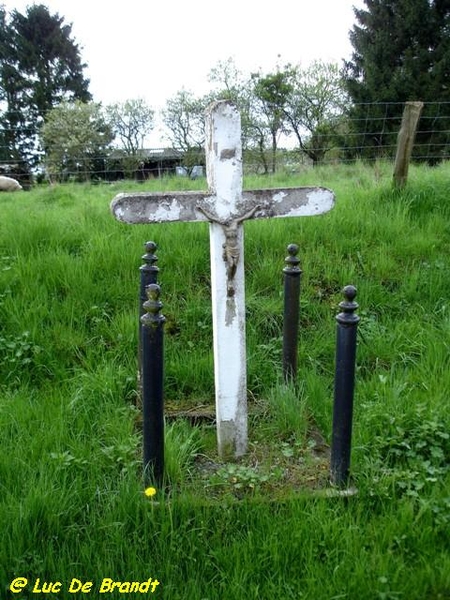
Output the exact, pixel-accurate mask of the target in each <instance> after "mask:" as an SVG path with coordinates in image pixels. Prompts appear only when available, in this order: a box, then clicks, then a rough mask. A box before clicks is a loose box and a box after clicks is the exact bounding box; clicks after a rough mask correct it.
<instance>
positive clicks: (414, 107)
mask: <svg viewBox="0 0 450 600" xmlns="http://www.w3.org/2000/svg"><path fill="white" fill-rule="evenodd" d="M422 108H423V102H406V104H405V108H404V110H403V117H402V124H401V127H400V131H399V132H398V138H397V153H396V156H395V167H394V186H395V187H403V186H404V185H405V184H406V180H407V179H408V167H409V161H410V158H411V152H412V149H413V145H414V136H415V135H416V128H417V123H418V122H419V117H420V113H421V112H422Z"/></svg>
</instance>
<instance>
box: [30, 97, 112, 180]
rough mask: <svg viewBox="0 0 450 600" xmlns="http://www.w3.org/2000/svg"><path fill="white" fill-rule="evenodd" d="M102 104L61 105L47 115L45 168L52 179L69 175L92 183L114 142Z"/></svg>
mask: <svg viewBox="0 0 450 600" xmlns="http://www.w3.org/2000/svg"><path fill="white" fill-rule="evenodd" d="M113 137H114V136H113V134H112V132H111V130H110V128H109V126H108V124H107V123H106V121H105V119H104V117H103V114H102V110H101V106H100V104H96V103H94V102H90V103H84V102H80V101H79V100H76V101H75V102H62V103H61V104H60V105H59V106H56V107H55V108H53V109H52V110H51V111H50V112H48V113H47V116H46V119H45V122H44V125H43V127H42V142H43V146H44V148H45V151H46V154H45V167H46V171H47V175H48V177H49V178H50V179H52V178H54V177H55V176H57V177H60V178H63V179H64V178H66V177H68V176H70V175H72V176H74V177H76V178H77V179H78V180H84V181H89V180H90V179H91V177H92V173H95V172H96V171H97V169H98V167H99V166H100V168H101V170H102V171H104V170H105V168H104V158H105V153H106V150H107V148H108V146H109V144H110V142H111V141H112V139H113Z"/></svg>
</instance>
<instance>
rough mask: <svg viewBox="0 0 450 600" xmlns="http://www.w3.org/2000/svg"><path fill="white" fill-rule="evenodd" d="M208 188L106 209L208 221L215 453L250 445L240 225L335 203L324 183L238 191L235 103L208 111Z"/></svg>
mask: <svg viewBox="0 0 450 600" xmlns="http://www.w3.org/2000/svg"><path fill="white" fill-rule="evenodd" d="M205 152H206V172H207V181H208V188H209V189H208V191H207V192H166V193H147V192H137V193H130V194H118V195H117V196H116V197H115V198H114V200H113V201H112V203H111V210H112V212H113V214H114V216H115V217H116V219H118V220H119V221H123V222H125V223H131V224H135V223H162V222H170V221H209V224H210V258H211V296H212V314H213V338H214V339H213V348H214V379H215V393H216V423H217V441H218V452H219V456H220V457H221V458H222V459H225V460H226V459H233V458H237V457H239V456H242V455H243V454H245V452H246V450H247V373H246V348H245V288H244V229H243V222H244V221H246V220H248V219H264V218H277V217H303V216H312V215H319V214H322V213H325V212H327V211H329V210H330V209H331V208H332V207H333V205H334V194H333V192H331V191H330V190H328V189H326V188H311V187H304V188H281V189H263V190H253V191H243V190H242V146H241V122H240V115H239V112H238V110H237V109H236V107H235V106H234V104H233V103H231V102H229V101H219V102H215V103H213V104H212V105H211V106H210V107H209V108H208V110H207V114H206V143H205Z"/></svg>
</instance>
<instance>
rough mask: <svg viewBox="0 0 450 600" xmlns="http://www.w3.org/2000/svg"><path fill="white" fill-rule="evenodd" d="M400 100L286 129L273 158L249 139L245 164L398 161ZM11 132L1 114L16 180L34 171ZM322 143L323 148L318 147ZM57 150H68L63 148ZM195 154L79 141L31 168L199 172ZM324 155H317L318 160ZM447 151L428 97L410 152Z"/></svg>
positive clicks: (48, 175) (445, 129)
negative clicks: (132, 150) (133, 151)
mask: <svg viewBox="0 0 450 600" xmlns="http://www.w3.org/2000/svg"><path fill="white" fill-rule="evenodd" d="M403 108H404V103H399V102H376V103H367V104H354V105H351V106H349V107H348V109H347V111H346V112H345V113H343V114H341V115H337V116H335V117H333V119H332V121H329V122H328V123H327V126H326V127H325V128H324V127H318V128H317V130H315V131H313V132H311V131H307V130H305V131H304V132H303V133H302V135H303V148H300V147H299V145H298V144H296V141H297V140H296V136H295V135H294V134H293V133H291V134H287V135H286V134H285V135H283V136H282V137H281V138H280V139H279V141H278V147H277V150H276V155H275V157H276V158H275V160H273V149H272V147H271V146H270V145H269V144H266V145H265V146H261V145H259V146H251V145H250V146H248V147H247V148H244V155H243V162H244V171H245V172H246V173H252V174H253V173H254V174H259V173H265V172H267V173H269V172H273V171H274V170H276V171H283V170H284V171H287V172H290V173H294V172H298V171H301V170H304V169H307V168H309V167H311V166H315V165H317V164H319V163H320V164H324V165H326V164H339V163H342V162H344V163H351V162H355V161H359V160H363V161H365V162H375V161H378V160H388V161H393V160H394V158H395V153H396V148H397V137H398V132H399V130H400V125H401V120H402V113H403ZM30 131H31V130H30ZM9 134H11V130H9V129H8V128H7V127H6V125H5V124H4V123H3V124H2V121H1V117H0V175H9V176H16V177H17V178H18V179H19V180H20V179H22V178H26V177H29V176H30V169H29V168H27V165H26V164H24V161H21V160H20V159H14V158H13V157H14V155H16V156H20V152H16V153H14V152H11V147H10V145H8V144H7V143H6V142H5V140H8V139H12V137H13V136H11V135H9ZM22 135H25V136H26V131H25V133H24V132H23V131H22ZM2 140H3V143H2ZM317 148H319V149H320V153H319V154H318V153H317V152H316V150H317ZM58 154H59V156H64V151H63V150H62V151H61V152H59V153H58ZM194 155H195V156H196V161H195V163H192V156H193V154H192V152H190V153H186V152H183V150H181V149H176V148H150V149H145V148H142V149H140V150H139V152H138V154H137V155H136V156H135V157H133V159H134V160H131V161H130V160H129V158H130V157H128V158H127V159H125V158H123V154H122V157H121V155H120V151H118V150H117V149H108V150H105V151H103V152H101V153H99V152H92V151H91V152H88V151H86V149H85V148H81V146H80V151H79V153H77V152H76V150H75V151H74V150H73V148H72V150H71V155H70V160H69V159H67V160H66V164H63V163H61V161H59V162H58V163H54V164H52V162H51V155H46V154H45V152H42V151H40V152H39V151H36V161H35V166H34V168H33V169H32V176H33V178H34V179H37V180H39V179H50V180H55V181H117V180H121V179H134V180H137V181H144V180H146V179H149V178H158V177H163V176H166V175H175V174H179V175H186V176H193V175H195V176H199V175H202V174H204V169H203V171H202V169H199V168H198V167H199V166H200V167H201V165H202V164H204V162H203V161H204V157H203V156H202V151H201V149H199V151H198V152H196V153H195V154H194ZM319 155H320V160H317V156H319ZM188 157H189V158H188ZM448 159H450V102H428V103H425V104H424V106H423V110H422V113H421V117H420V120H419V124H418V127H417V131H416V135H415V141H414V148H413V152H412V160H413V161H426V162H427V163H429V164H436V163H438V162H440V161H442V160H448ZM193 167H196V168H195V169H193Z"/></svg>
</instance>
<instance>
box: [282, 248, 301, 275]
mask: <svg viewBox="0 0 450 600" xmlns="http://www.w3.org/2000/svg"><path fill="white" fill-rule="evenodd" d="M287 251H288V256H286V258H285V259H284V262H285V264H286V266H285V267H284V269H283V273H286V274H287V275H300V274H301V273H302V270H301V269H300V267H299V264H300V259H299V258H298V257H297V254H298V246H297V244H289V246H288V247H287Z"/></svg>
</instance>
